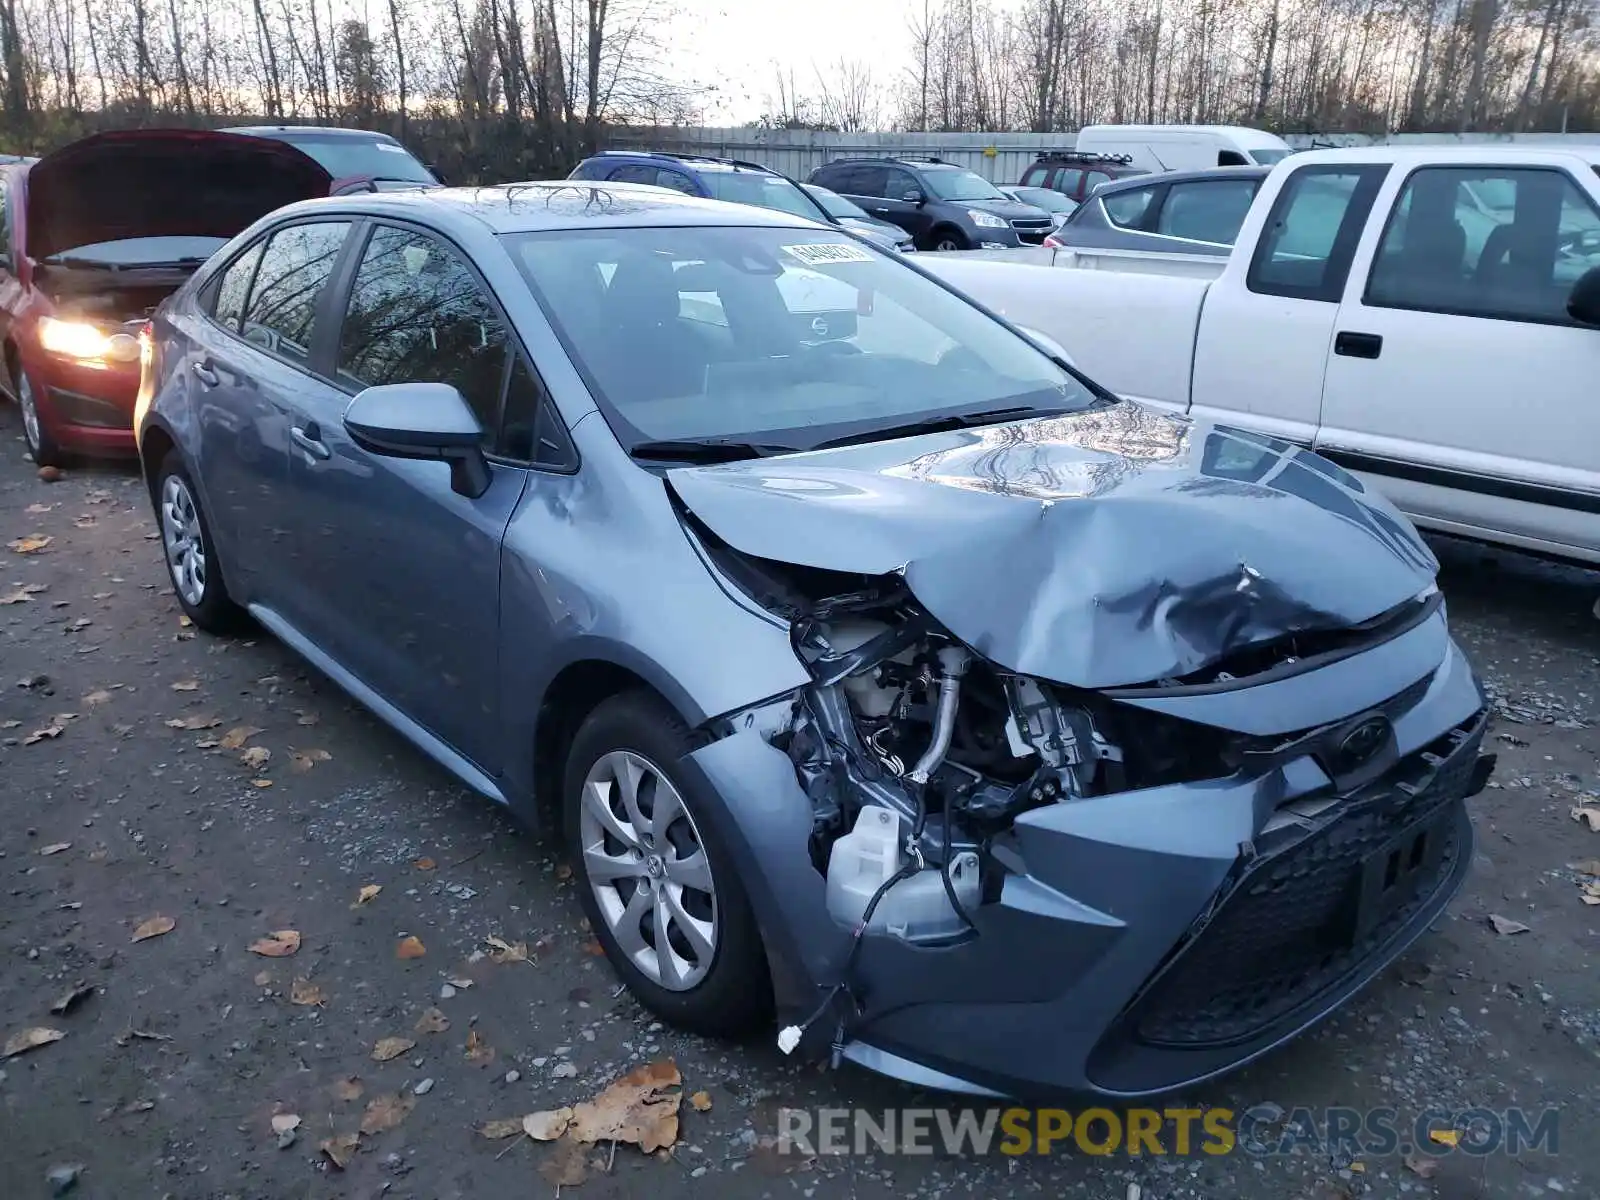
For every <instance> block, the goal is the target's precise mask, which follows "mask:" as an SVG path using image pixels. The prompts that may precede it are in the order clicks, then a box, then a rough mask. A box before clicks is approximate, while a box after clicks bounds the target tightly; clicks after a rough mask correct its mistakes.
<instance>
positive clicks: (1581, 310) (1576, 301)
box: [1567, 267, 1600, 327]
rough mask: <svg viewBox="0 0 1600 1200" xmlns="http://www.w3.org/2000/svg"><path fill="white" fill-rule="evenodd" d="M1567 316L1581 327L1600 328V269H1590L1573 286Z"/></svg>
mask: <svg viewBox="0 0 1600 1200" xmlns="http://www.w3.org/2000/svg"><path fill="white" fill-rule="evenodd" d="M1567 315H1568V316H1569V317H1571V318H1572V319H1573V320H1574V321H1576V322H1578V324H1580V325H1593V326H1596V327H1600V267H1590V268H1589V269H1588V270H1587V271H1585V272H1584V273H1583V274H1582V275H1580V276H1579V277H1578V282H1577V283H1575V284H1573V285H1572V292H1571V294H1570V295H1568V296H1567Z"/></svg>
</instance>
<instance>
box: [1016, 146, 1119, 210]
mask: <svg viewBox="0 0 1600 1200" xmlns="http://www.w3.org/2000/svg"><path fill="white" fill-rule="evenodd" d="M1131 162H1133V159H1132V158H1130V157H1129V156H1128V155H1126V154H1093V153H1090V152H1089V151H1083V152H1081V153H1080V152H1079V151H1077V150H1046V151H1045V152H1044V153H1042V154H1040V155H1039V161H1038V162H1036V163H1034V164H1033V165H1032V166H1031V167H1029V168H1028V169H1027V170H1026V171H1024V172H1023V173H1022V178H1021V179H1020V180H1018V181H1017V184H1018V186H1019V187H1042V188H1049V189H1050V190H1051V191H1053V192H1060V193H1061V194H1062V195H1063V196H1066V197H1067V198H1068V199H1070V200H1076V201H1077V202H1078V203H1079V204H1082V203H1083V202H1084V201H1085V200H1087V199H1088V198H1089V195H1090V193H1092V192H1093V191H1094V190H1095V188H1097V187H1099V186H1100V185H1101V184H1102V183H1110V182H1111V181H1112V180H1114V179H1127V178H1129V177H1131V176H1134V175H1148V174H1150V172H1149V171H1146V170H1145V169H1144V168H1143V167H1134V166H1130V165H1129V164H1130V163H1131Z"/></svg>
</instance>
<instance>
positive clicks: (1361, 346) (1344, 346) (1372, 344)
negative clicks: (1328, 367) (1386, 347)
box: [1333, 331, 1383, 358]
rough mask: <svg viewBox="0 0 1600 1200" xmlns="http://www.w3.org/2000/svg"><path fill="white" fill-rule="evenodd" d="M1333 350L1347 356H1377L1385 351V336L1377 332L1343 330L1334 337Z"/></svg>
mask: <svg viewBox="0 0 1600 1200" xmlns="http://www.w3.org/2000/svg"><path fill="white" fill-rule="evenodd" d="M1333 352H1334V353H1335V354H1342V355H1344V356H1345V357H1346V358H1377V357H1378V355H1380V354H1382V353H1383V338H1382V337H1380V336H1379V335H1378V334H1376V333H1349V332H1343V331H1341V332H1340V333H1339V335H1338V336H1337V337H1335V338H1334V339H1333Z"/></svg>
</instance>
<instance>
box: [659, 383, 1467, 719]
mask: <svg viewBox="0 0 1600 1200" xmlns="http://www.w3.org/2000/svg"><path fill="white" fill-rule="evenodd" d="M668 480H669V482H670V484H671V486H672V488H673V490H674V491H675V492H676V493H677V494H678V496H679V498H680V499H681V500H682V502H683V504H684V505H685V506H686V507H687V508H688V509H689V510H690V511H691V512H692V513H693V514H694V515H695V516H696V517H697V518H698V519H699V520H700V521H702V522H704V524H705V525H706V526H707V527H708V528H709V529H710V530H712V532H714V533H715V534H716V535H717V536H718V537H720V538H721V539H723V540H724V541H725V542H727V543H728V544H729V545H730V546H732V547H734V548H735V549H736V550H739V551H741V552H743V553H745V554H749V555H752V556H755V557H760V558H766V559H772V560H776V561H780V562H786V563H792V564H796V565H801V566H810V567H819V568H826V569H830V570H835V571H847V572H860V573H864V574H871V575H877V574H885V573H888V572H893V571H903V573H904V579H905V582H906V585H907V587H908V588H909V589H910V591H911V593H912V594H913V595H914V596H915V597H916V599H917V600H918V601H919V602H920V603H921V604H922V605H923V606H924V607H925V608H926V609H927V610H928V611H929V613H931V614H932V615H933V616H934V617H935V618H936V619H937V620H938V621H939V622H940V623H941V624H943V625H944V627H945V628H946V629H948V630H949V631H950V632H951V633H952V634H954V635H955V636H956V637H958V638H960V639H961V640H962V641H963V642H966V643H967V644H968V645H969V646H971V647H972V648H973V649H974V650H976V651H977V652H978V653H980V654H982V655H983V656H984V657H985V658H987V659H989V660H990V661H991V662H994V663H996V664H998V665H1000V666H1001V667H1004V668H1006V669H1009V670H1012V671H1016V672H1020V673H1022V674H1026V675H1034V676H1038V677H1040V678H1044V679H1050V680H1055V681H1057V682H1061V683H1067V684H1073V685H1076V686H1079V687H1085V688H1107V687H1118V686H1133V685H1136V684H1141V683H1148V682H1151V681H1153V680H1157V679H1161V678H1164V677H1169V676H1176V675H1185V674H1188V673H1190V672H1192V671H1198V670H1200V669H1202V668H1203V667H1205V666H1207V665H1209V664H1211V663H1214V662H1216V661H1218V660H1219V659H1221V658H1222V657H1223V656H1225V655H1227V654H1228V653H1230V652H1232V651H1234V650H1237V649H1239V648H1241V647H1243V646H1246V645H1249V644H1251V643H1255V642H1261V641H1266V640H1270V639H1273V638H1277V637H1281V636H1283V635H1285V634H1289V633H1296V632H1304V631H1310V630H1324V629H1336V628H1341V627H1344V626H1348V625H1351V624H1355V623H1358V622H1362V621H1367V620H1370V619H1371V618H1373V617H1375V616H1378V615H1379V614H1381V613H1385V612H1387V611H1388V610H1390V609H1392V608H1394V607H1396V606H1397V605H1400V604H1402V603H1404V602H1405V601H1406V600H1408V599H1410V598H1412V597H1414V596H1416V595H1417V594H1418V593H1419V592H1422V591H1424V590H1425V589H1426V588H1427V587H1428V586H1429V585H1430V584H1431V583H1432V582H1433V578H1434V575H1435V573H1436V572H1437V570H1438V563H1437V561H1436V560H1435V559H1434V557H1433V554H1432V553H1431V552H1430V551H1429V550H1428V548H1427V546H1426V545H1425V544H1424V543H1423V542H1422V541H1421V539H1420V538H1419V537H1418V536H1417V534H1416V531H1415V530H1414V529H1413V528H1412V527H1411V525H1410V524H1409V523H1408V522H1407V521H1406V520H1405V518H1404V517H1402V516H1400V514H1399V513H1398V512H1396V511H1395V510H1394V508H1393V507H1391V506H1390V505H1389V504H1388V503H1387V502H1386V501H1385V500H1383V499H1382V498H1381V497H1379V496H1377V495H1376V494H1375V493H1373V492H1371V491H1369V490H1367V489H1366V488H1365V487H1364V485H1363V484H1362V483H1361V482H1360V481H1359V480H1357V479H1355V478H1354V477H1353V476H1351V475H1349V474H1347V473H1346V472H1344V471H1342V470H1340V469H1339V468H1338V467H1336V466H1334V465H1333V464H1332V463H1330V462H1328V461H1327V460H1325V459H1323V458H1321V457H1319V456H1317V455H1315V454H1312V453H1311V452H1310V451H1308V450H1303V449H1300V448H1298V447H1295V446H1292V445H1290V444H1288V443H1285V442H1281V441H1277V440H1276V439H1272V438H1267V437H1263V436H1260V435H1256V434H1251V433H1244V432H1241V431H1237V430H1231V429H1222V428H1217V427H1213V426H1210V425H1206V424H1201V423H1196V422H1193V421H1191V420H1189V419H1188V418H1185V417H1176V416H1171V415H1169V414H1166V413H1162V412H1159V411H1156V410H1154V409H1149V408H1144V407H1142V406H1139V405H1136V404H1132V403H1127V402H1121V403H1115V404H1110V405H1107V406H1105V407H1103V408H1097V409H1093V410H1090V411H1086V412H1083V413H1078V414H1073V415H1068V416H1062V417H1049V418H1044V419H1040V420H1033V421H1024V422H1017V423H1012V424H1005V425H992V426H987V427H982V428H977V429H971V430H961V431H958V432H953V433H940V434H930V435H926V436H922V437H916V438H907V439H899V440H894V441H888V442H878V443H873V444H869V445H863V446H850V447H843V448H840V449H836V450H824V451H818V452H815V453H810V454H801V455H793V456H783V457H777V458H769V459H758V460H753V461H749V462H739V463H731V464H727V465H717V466H704V467H684V468H679V469H675V470H673V471H670V472H669V473H668Z"/></svg>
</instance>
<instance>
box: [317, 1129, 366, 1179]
mask: <svg viewBox="0 0 1600 1200" xmlns="http://www.w3.org/2000/svg"><path fill="white" fill-rule="evenodd" d="M317 1149H319V1150H321V1151H322V1153H323V1154H325V1155H327V1157H328V1161H329V1162H331V1163H332V1164H333V1165H334V1166H335V1167H337V1168H338V1169H339V1170H341V1171H342V1170H344V1169H345V1168H346V1167H347V1166H349V1165H350V1160H351V1159H352V1158H354V1157H355V1156H356V1151H358V1150H360V1149H361V1135H360V1134H359V1133H336V1134H334V1135H333V1136H332V1137H331V1138H325V1139H324V1140H323V1141H321V1142H319V1143H318V1144H317Z"/></svg>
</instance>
